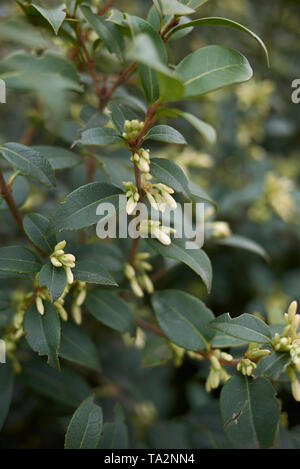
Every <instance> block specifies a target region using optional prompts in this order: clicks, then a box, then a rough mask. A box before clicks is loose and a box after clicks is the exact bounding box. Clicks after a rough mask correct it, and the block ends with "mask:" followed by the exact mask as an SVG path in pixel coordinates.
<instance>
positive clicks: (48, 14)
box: [31, 0, 66, 34]
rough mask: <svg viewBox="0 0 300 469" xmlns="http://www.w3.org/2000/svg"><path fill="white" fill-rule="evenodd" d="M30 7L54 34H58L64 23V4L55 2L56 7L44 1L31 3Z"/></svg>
mask: <svg viewBox="0 0 300 469" xmlns="http://www.w3.org/2000/svg"><path fill="white" fill-rule="evenodd" d="M31 6H32V7H34V8H35V9H36V10H37V11H38V12H39V13H40V14H41V15H42V16H43V17H44V18H45V19H46V20H47V21H48V23H49V24H50V25H51V26H52V28H53V30H54V32H55V34H58V31H59V28H60V27H61V25H62V24H63V22H64V19H65V17H66V12H65V11H64V10H65V8H66V6H65V4H64V3H60V2H56V5H55V4H54V5H53V2H52V3H51V2H47V1H46V2H45V0H44V1H43V0H40V1H37V0H35V1H34V2H32V3H31Z"/></svg>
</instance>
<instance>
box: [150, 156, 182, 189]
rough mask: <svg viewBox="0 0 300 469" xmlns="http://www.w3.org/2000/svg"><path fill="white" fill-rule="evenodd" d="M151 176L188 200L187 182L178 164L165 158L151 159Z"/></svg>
mask: <svg viewBox="0 0 300 469" xmlns="http://www.w3.org/2000/svg"><path fill="white" fill-rule="evenodd" d="M151 174H152V176H154V177H155V178H157V180H159V182H162V183H163V184H166V185H167V186H169V187H171V188H172V189H173V190H174V191H175V192H180V193H182V194H183V195H185V196H186V197H187V198H189V192H190V191H189V181H188V179H187V177H186V175H185V174H184V172H183V170H182V169H181V167H180V166H178V164H176V163H174V162H173V161H171V160H168V159H166V158H152V159H151Z"/></svg>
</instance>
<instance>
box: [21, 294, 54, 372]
mask: <svg viewBox="0 0 300 469" xmlns="http://www.w3.org/2000/svg"><path fill="white" fill-rule="evenodd" d="M44 307H45V313H44V314H43V315H41V314H40V313H39V312H38V310H37V308H36V305H35V304H33V305H31V306H30V307H29V308H28V309H27V310H26V312H25V316H24V331H25V333H26V340H27V342H28V344H29V346H30V347H31V348H32V350H34V351H35V352H37V353H38V354H39V355H41V356H43V355H46V356H47V363H48V364H49V365H50V366H52V367H53V368H56V369H60V366H59V361H58V349H59V346H60V320H59V317H58V314H57V311H56V309H55V307H54V306H53V305H52V304H51V303H49V302H48V301H44Z"/></svg>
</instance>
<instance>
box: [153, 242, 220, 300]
mask: <svg viewBox="0 0 300 469" xmlns="http://www.w3.org/2000/svg"><path fill="white" fill-rule="evenodd" d="M147 242H148V244H150V246H151V248H153V249H154V250H155V251H156V252H157V253H158V254H160V255H161V256H163V257H168V258H170V259H175V260H176V261H179V262H183V263H184V264H186V265H187V266H188V267H190V268H191V269H192V270H193V271H194V272H196V274H198V275H199V276H200V277H201V279H202V280H203V282H204V284H205V286H206V288H207V291H208V292H210V290H211V284H212V267H211V262H210V260H209V258H208V256H207V254H206V253H205V252H204V251H203V250H202V249H192V250H191V249H186V247H185V241H184V240H181V239H173V240H172V243H171V244H170V245H169V246H164V245H163V244H161V243H159V242H158V241H156V240H154V239H151V238H149V239H147Z"/></svg>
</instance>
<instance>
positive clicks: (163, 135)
mask: <svg viewBox="0 0 300 469" xmlns="http://www.w3.org/2000/svg"><path fill="white" fill-rule="evenodd" d="M144 140H158V141H159V142H167V143H178V144H181V145H185V144H186V143H187V142H186V140H185V138H184V137H183V135H181V133H179V132H178V130H176V129H173V127H170V126H169V125H155V126H154V127H152V128H151V129H150V130H149V131H148V132H147V133H146V135H145V137H144Z"/></svg>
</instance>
